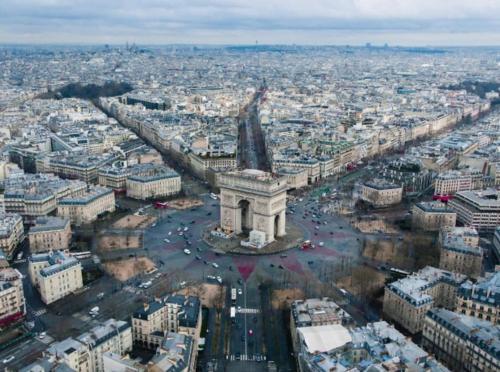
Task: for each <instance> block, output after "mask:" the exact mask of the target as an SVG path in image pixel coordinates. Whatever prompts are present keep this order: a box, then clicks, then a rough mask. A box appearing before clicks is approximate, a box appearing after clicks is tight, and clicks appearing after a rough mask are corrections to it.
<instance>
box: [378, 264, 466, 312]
mask: <svg viewBox="0 0 500 372" xmlns="http://www.w3.org/2000/svg"><path fill="white" fill-rule="evenodd" d="M466 279H467V277H466V276H465V275H462V274H457V273H452V272H450V271H446V270H442V269H438V268H435V267H432V266H426V267H424V268H423V269H422V270H420V271H417V272H416V273H413V274H412V275H410V276H408V277H406V278H403V279H399V280H397V281H395V282H393V283H390V284H388V285H387V286H386V290H390V291H392V292H393V293H395V294H397V295H398V296H400V297H401V298H403V299H405V300H406V301H408V302H410V303H411V304H412V305H414V306H421V305H424V304H427V303H429V302H432V301H433V298H432V296H430V295H428V294H427V293H425V292H426V290H427V289H429V288H431V287H433V286H435V285H437V284H439V283H443V282H444V283H450V284H452V285H456V286H459V285H460V284H461V283H463V282H464V281H465V280H466Z"/></svg>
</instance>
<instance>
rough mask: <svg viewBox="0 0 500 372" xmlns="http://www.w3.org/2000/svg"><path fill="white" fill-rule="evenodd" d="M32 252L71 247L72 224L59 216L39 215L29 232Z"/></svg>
mask: <svg viewBox="0 0 500 372" xmlns="http://www.w3.org/2000/svg"><path fill="white" fill-rule="evenodd" d="M28 239H29V246H30V252H31V253H40V252H47V251H59V250H66V249H68V248H69V245H70V243H71V224H70V221H69V220H68V219H64V218H59V217H50V216H49V217H39V218H37V219H36V220H35V225H34V226H32V227H30V230H29V233H28Z"/></svg>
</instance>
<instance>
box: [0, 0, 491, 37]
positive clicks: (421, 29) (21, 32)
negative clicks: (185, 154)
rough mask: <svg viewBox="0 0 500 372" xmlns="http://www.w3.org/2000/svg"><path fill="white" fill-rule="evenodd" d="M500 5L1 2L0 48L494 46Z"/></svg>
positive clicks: (373, 0) (423, 0) (313, 0)
mask: <svg viewBox="0 0 500 372" xmlns="http://www.w3.org/2000/svg"><path fill="white" fill-rule="evenodd" d="M498 14H500V1H495V0H477V1H474V2H470V1H466V0H458V1H450V0H443V1H431V0H420V1H416V0H395V1H394V0H393V1H391V0H338V1H331V0H330V1H328V0H308V1H305V0H289V1H284V0H268V1H264V0H256V1H253V2H252V3H251V4H250V3H246V2H242V1H238V0H208V1H203V0H191V1H189V2H187V1H181V0H163V1H162V0H143V1H133V0H122V1H120V0H108V1H106V2H101V1H98V0H87V1H84V0H3V1H2V2H0V43H2V44H16V45H22V44H33V45H37V44H38V45H46V44H71V45H75V44H83V45H98V44H125V43H126V42H127V41H128V42H129V43H134V42H135V43H137V44H142V45H144V44H147V45H169V44H194V45H251V44H255V42H256V41H258V42H259V44H266V45H276V44H285V45H292V44H297V45H346V44H348V45H364V44H365V43H368V42H369V43H372V44H374V45H383V44H384V43H388V44H389V45H398V46H451V47H453V46H498V45H500V19H499V17H498Z"/></svg>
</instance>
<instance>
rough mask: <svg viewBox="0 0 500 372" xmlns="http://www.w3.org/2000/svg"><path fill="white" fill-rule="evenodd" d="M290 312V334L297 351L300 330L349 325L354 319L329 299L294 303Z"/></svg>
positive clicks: (312, 299) (310, 299) (313, 299)
mask: <svg viewBox="0 0 500 372" xmlns="http://www.w3.org/2000/svg"><path fill="white" fill-rule="evenodd" d="M290 310H291V311H290V314H291V316H290V332H291V335H292V341H293V347H294V349H295V350H298V348H299V344H298V342H299V340H298V339H297V330H298V329H299V328H304V327H316V326H324V325H331V324H340V325H347V324H350V323H351V322H352V317H351V316H350V315H349V314H348V313H347V312H346V311H344V310H343V309H342V308H341V307H340V306H339V305H337V303H336V302H334V301H333V300H331V299H330V298H328V297H324V298H309V299H306V300H297V301H294V302H292V305H291V309H290Z"/></svg>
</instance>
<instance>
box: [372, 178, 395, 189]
mask: <svg viewBox="0 0 500 372" xmlns="http://www.w3.org/2000/svg"><path fill="white" fill-rule="evenodd" d="M364 186H367V187H370V188H372V189H376V190H391V189H400V188H401V186H399V185H396V184H394V183H391V182H388V181H386V180H383V179H374V180H372V181H367V182H365V183H364Z"/></svg>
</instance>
